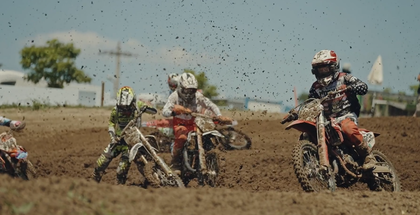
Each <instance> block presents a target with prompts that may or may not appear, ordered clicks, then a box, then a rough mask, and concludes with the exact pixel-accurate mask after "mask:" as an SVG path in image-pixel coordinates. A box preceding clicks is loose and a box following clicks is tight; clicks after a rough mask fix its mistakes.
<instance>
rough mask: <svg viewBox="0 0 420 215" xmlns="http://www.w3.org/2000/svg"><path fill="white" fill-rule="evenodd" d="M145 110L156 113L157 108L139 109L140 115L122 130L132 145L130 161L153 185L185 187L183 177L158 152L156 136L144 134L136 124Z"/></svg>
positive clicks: (122, 136) (125, 138)
mask: <svg viewBox="0 0 420 215" xmlns="http://www.w3.org/2000/svg"><path fill="white" fill-rule="evenodd" d="M144 112H147V113H149V114H156V113H157V110H156V109H154V108H149V107H146V106H144V107H143V108H141V109H140V110H139V115H138V116H137V117H136V118H134V119H133V120H131V121H130V122H129V123H128V124H127V125H126V127H125V128H124V129H123V130H122V132H121V136H120V138H124V140H125V141H126V142H127V144H128V145H129V146H130V147H131V148H130V152H129V162H134V163H135V164H136V166H137V169H138V170H139V172H140V174H142V175H143V176H144V177H145V178H146V180H147V182H148V183H149V184H150V185H151V186H153V187H167V186H169V187H180V188H183V187H185V186H184V183H183V182H182V180H181V178H180V177H179V176H178V175H176V174H174V173H173V172H172V170H171V168H170V167H169V166H168V165H167V164H166V163H165V161H164V160H163V159H162V158H161V157H160V156H159V155H158V154H157V149H156V148H155V147H154V145H156V138H155V137H154V136H152V135H146V136H144V135H143V134H142V132H141V131H140V129H138V127H137V126H136V124H137V122H138V121H140V119H141V115H142V114H143V113H144Z"/></svg>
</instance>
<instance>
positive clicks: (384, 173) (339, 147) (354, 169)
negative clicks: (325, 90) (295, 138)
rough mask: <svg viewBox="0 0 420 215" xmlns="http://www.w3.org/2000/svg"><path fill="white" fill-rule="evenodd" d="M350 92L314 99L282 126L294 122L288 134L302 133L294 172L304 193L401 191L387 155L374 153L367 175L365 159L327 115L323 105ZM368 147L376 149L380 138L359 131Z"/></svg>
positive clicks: (295, 152) (290, 115)
mask: <svg viewBox="0 0 420 215" xmlns="http://www.w3.org/2000/svg"><path fill="white" fill-rule="evenodd" d="M345 90H347V88H346V89H342V90H337V91H333V92H330V93H329V94H328V95H327V96H325V97H324V98H321V99H314V98H310V99H308V100H306V101H305V102H303V103H302V104H300V105H298V106H296V107H295V108H293V109H292V110H290V111H289V113H288V115H287V116H285V118H284V119H283V121H282V124H284V123H286V122H290V121H293V122H292V123H291V124H289V125H288V126H287V127H286V130H288V129H290V128H294V129H296V130H298V131H301V132H302V134H301V135H300V137H299V144H297V145H296V146H295V147H294V149H293V153H292V156H293V168H294V171H295V174H296V176H297V178H298V181H299V183H300V184H301V186H302V188H303V190H305V191H307V192H311V191H320V190H331V191H334V190H335V189H336V187H337V186H339V187H350V186H351V185H353V184H355V183H356V182H358V181H360V182H364V183H367V185H368V187H369V188H370V189H371V190H375V191H377V190H384V191H389V192H398V191H401V184H400V181H399V178H398V175H397V173H396V171H395V168H394V166H393V165H392V163H391V162H390V160H389V159H388V158H387V157H386V156H385V154H384V153H382V152H380V151H379V150H376V149H373V150H372V154H373V156H374V157H375V160H376V164H375V167H374V169H373V170H369V171H364V170H363V169H362V165H363V162H364V159H362V158H361V157H360V156H359V155H358V153H357V152H356V150H355V149H354V147H352V144H351V143H350V141H349V140H348V139H346V138H345V137H344V135H343V134H342V132H341V129H340V127H339V125H338V124H337V123H335V119H334V118H330V119H327V118H326V117H325V115H324V107H323V105H322V103H323V101H325V100H327V99H332V98H334V96H335V95H338V94H339V93H343V92H344V91H345ZM359 130H360V132H361V133H362V135H363V138H364V140H365V141H367V142H368V146H369V147H370V148H372V147H373V146H374V145H375V137H377V136H378V135H379V134H377V133H373V132H371V131H368V130H366V129H363V128H359Z"/></svg>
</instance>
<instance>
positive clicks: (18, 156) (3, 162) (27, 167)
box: [0, 131, 37, 180]
mask: <svg viewBox="0 0 420 215" xmlns="http://www.w3.org/2000/svg"><path fill="white" fill-rule="evenodd" d="M0 173H5V174H8V175H10V176H12V177H18V178H21V179H23V180H30V179H34V178H36V176H37V175H36V170H35V167H34V166H33V165H32V163H31V161H29V159H28V152H27V151H26V149H25V148H24V147H23V146H20V145H18V144H17V142H16V139H15V138H14V137H13V135H12V132H11V131H8V132H3V133H1V134H0Z"/></svg>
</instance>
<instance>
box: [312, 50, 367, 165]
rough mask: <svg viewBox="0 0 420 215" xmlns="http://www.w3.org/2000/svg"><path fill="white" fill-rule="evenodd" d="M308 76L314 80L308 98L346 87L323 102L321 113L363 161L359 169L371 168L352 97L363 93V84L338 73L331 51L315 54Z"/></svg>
mask: <svg viewBox="0 0 420 215" xmlns="http://www.w3.org/2000/svg"><path fill="white" fill-rule="evenodd" d="M312 74H314V75H315V77H316V79H317V80H316V81H315V82H314V83H313V84H312V87H311V89H310V90H309V98H322V97H324V96H326V95H327V94H328V92H330V91H335V90H340V89H344V88H346V87H348V88H349V89H348V90H346V91H344V92H342V93H339V94H337V95H336V96H334V98H332V99H330V100H326V101H325V102H324V103H323V105H324V111H325V114H326V117H327V118H330V117H332V118H335V121H336V122H337V123H339V124H340V126H341V129H342V131H343V134H344V135H345V137H347V138H348V139H349V140H350V141H351V142H352V144H354V146H355V148H356V150H357V152H358V153H359V155H360V156H362V157H364V158H365V160H364V164H363V169H365V170H368V169H372V168H373V167H374V164H375V158H374V157H373V155H372V154H371V148H369V147H368V146H367V142H366V141H365V140H364V139H363V135H362V134H361V133H360V132H359V129H358V126H357V124H358V116H359V113H360V104H359V101H358V99H357V97H356V96H357V95H365V94H366V93H367V91H368V86H367V84H366V83H364V82H362V81H361V80H360V79H358V78H356V77H354V76H352V75H350V74H348V73H344V72H340V59H339V58H338V57H337V55H336V53H335V52H334V51H331V50H321V51H319V52H318V53H316V54H315V56H314V58H313V59H312Z"/></svg>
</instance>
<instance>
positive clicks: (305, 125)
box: [286, 120, 316, 136]
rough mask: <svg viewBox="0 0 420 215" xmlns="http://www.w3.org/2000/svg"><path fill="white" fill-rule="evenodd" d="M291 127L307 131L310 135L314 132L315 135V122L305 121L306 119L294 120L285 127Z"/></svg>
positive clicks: (287, 128)
mask: <svg viewBox="0 0 420 215" xmlns="http://www.w3.org/2000/svg"><path fill="white" fill-rule="evenodd" d="M291 128H294V129H296V130H298V131H301V132H305V133H308V134H310V135H311V136H312V135H314V134H315V136H316V124H315V122H311V121H306V120H295V121H293V122H292V123H290V124H289V125H288V126H287V127H286V130H289V129H291Z"/></svg>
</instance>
